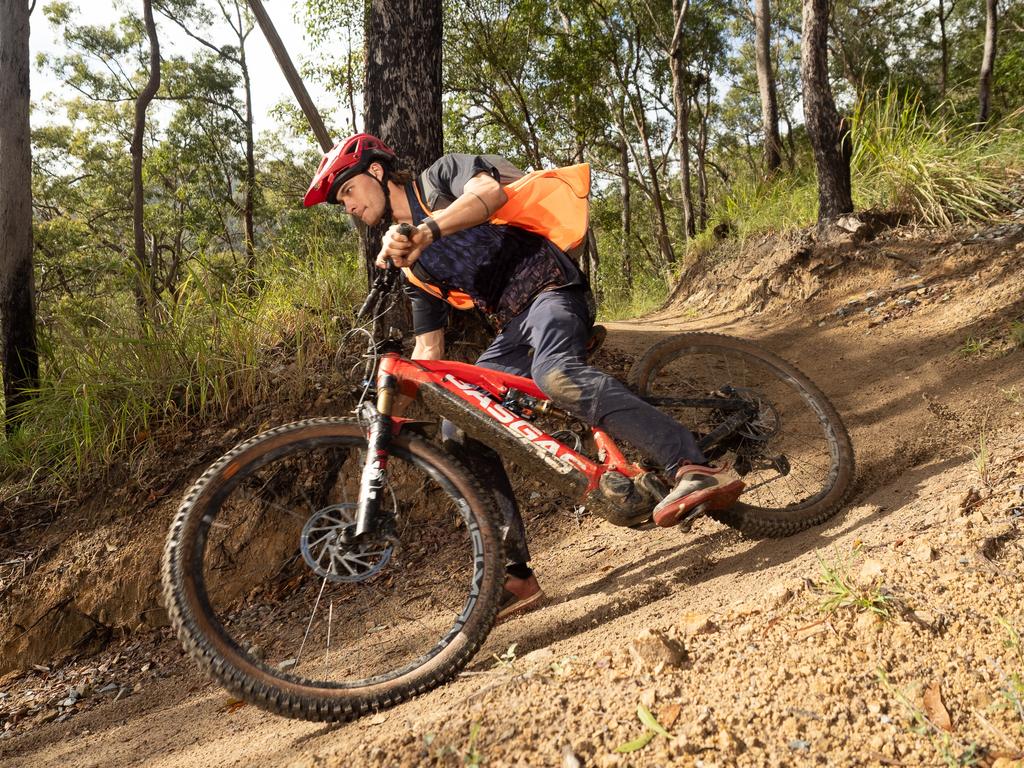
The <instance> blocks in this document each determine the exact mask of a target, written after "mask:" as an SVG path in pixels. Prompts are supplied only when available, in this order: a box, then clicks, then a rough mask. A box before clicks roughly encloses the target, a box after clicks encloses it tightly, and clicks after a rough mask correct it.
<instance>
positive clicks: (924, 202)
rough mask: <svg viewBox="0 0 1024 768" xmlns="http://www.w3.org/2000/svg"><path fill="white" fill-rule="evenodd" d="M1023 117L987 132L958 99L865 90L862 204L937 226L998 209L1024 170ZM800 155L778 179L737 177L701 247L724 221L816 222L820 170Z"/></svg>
mask: <svg viewBox="0 0 1024 768" xmlns="http://www.w3.org/2000/svg"><path fill="white" fill-rule="evenodd" d="M1022 118H1024V115H1022V113H1021V112H1020V111H1018V112H1016V113H1014V114H1012V115H1010V116H1008V117H1007V118H1005V119H1004V120H1002V121H1001V122H999V123H994V124H991V125H989V126H987V127H986V128H985V130H983V131H978V130H977V129H976V126H974V125H973V124H971V123H970V122H969V121H966V120H960V119H958V117H957V115H955V114H954V113H952V112H951V111H950V108H949V106H948V105H943V107H942V108H941V109H939V110H936V111H933V112H929V111H928V110H927V109H926V108H925V107H924V105H923V104H922V102H921V100H920V99H919V98H917V97H916V96H914V95H911V94H907V93H901V92H898V91H897V90H896V89H892V90H889V91H888V92H885V93H878V94H876V95H875V96H874V97H873V98H871V99H862V100H861V101H860V102H859V103H858V104H857V107H856V109H855V111H854V114H853V119H852V121H851V131H852V139H853V147H854V153H853V157H852V160H851V169H850V170H851V179H852V187H853V197H854V204H855V207H856V209H858V210H863V209H866V208H880V209H885V210H899V211H903V212H906V213H909V214H911V215H912V216H913V217H915V218H916V219H917V220H918V221H920V222H922V223H925V224H929V225H936V226H949V225H951V224H953V223H955V222H958V221H972V220H978V219H984V218H989V217H992V216H994V215H996V214H998V212H999V211H1000V210H1001V209H1003V208H1004V207H1005V206H1006V205H1007V204H1008V202H1009V201H1008V198H1007V194H1006V190H1007V186H1008V182H1009V179H1010V174H1011V173H1013V172H1020V171H1021V170H1024V130H1022V126H1024V119H1022ZM800 157H801V161H800V163H799V165H798V166H797V168H796V169H794V170H791V171H789V172H786V173H781V174H778V175H776V176H775V177H773V178H771V179H761V178H758V177H755V176H753V175H751V174H750V173H749V172H748V173H746V174H742V175H739V176H738V177H736V178H734V179H733V180H731V182H730V185H729V188H728V190H727V191H726V193H725V194H724V195H723V197H722V199H721V201H720V202H719V204H717V205H716V206H715V209H714V212H713V215H712V218H711V221H710V222H709V225H708V227H707V229H706V230H705V232H703V233H701V235H699V236H698V238H697V239H696V241H695V242H694V243H693V244H692V245H691V250H692V249H693V248H696V249H698V252H703V251H706V250H708V246H709V243H710V240H711V232H712V231H713V230H714V228H715V227H716V226H718V225H719V224H728V225H729V227H730V228H731V230H732V233H733V234H734V235H736V236H737V237H739V239H741V240H743V239H745V238H748V237H750V236H752V235H757V234H761V233H766V232H779V231H784V230H788V229H795V228H801V227H806V226H809V225H810V224H813V223H814V221H815V220H816V218H817V210H818V190H817V181H816V176H815V169H814V164H813V159H812V157H811V155H810V154H809V153H806V154H803V155H801V156H800Z"/></svg>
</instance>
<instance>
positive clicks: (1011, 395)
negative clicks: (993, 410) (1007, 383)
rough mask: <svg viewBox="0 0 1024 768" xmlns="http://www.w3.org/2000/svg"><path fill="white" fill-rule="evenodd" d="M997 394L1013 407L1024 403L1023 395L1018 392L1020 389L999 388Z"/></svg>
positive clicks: (1013, 387) (1015, 387)
mask: <svg viewBox="0 0 1024 768" xmlns="http://www.w3.org/2000/svg"><path fill="white" fill-rule="evenodd" d="M999 394H1000V395H1002V396H1003V400H1005V401H1006V402H1008V403H1013V404H1014V405H1020V404H1021V402H1024V393H1022V392H1021V391H1020V387H1018V386H1016V385H1014V386H1012V387H1010V388H1009V389H1002V388H1000V390H999Z"/></svg>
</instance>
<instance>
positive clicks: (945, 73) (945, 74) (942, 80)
mask: <svg viewBox="0 0 1024 768" xmlns="http://www.w3.org/2000/svg"><path fill="white" fill-rule="evenodd" d="M950 10H952V8H950ZM939 53H940V56H941V64H940V67H941V68H940V69H939V96H941V97H942V98H946V82H947V80H948V79H949V44H948V42H947V41H946V5H945V3H944V2H943V0H939Z"/></svg>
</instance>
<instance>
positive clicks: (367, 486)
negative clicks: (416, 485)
mask: <svg viewBox="0 0 1024 768" xmlns="http://www.w3.org/2000/svg"><path fill="white" fill-rule="evenodd" d="M397 384H398V382H397V380H396V379H395V377H394V376H391V375H390V374H387V375H384V376H381V378H380V381H379V382H378V386H377V405H376V407H374V405H373V404H372V403H369V402H367V403H363V408H362V416H363V418H365V419H366V420H367V421H369V423H370V429H369V432H368V434H367V436H366V442H367V446H366V462H365V463H364V464H363V474H362V479H361V481H360V483H359V505H358V507H357V509H356V531H355V536H356V539H360V538H363V537H364V536H375V535H377V534H379V533H381V532H382V531H381V530H380V518H381V515H380V514H379V512H380V508H381V499H383V498H384V490H385V488H384V486H385V484H386V481H385V477H386V475H385V473H386V471H387V466H388V448H389V446H390V445H391V409H392V406H393V404H394V398H395V390H396V388H397Z"/></svg>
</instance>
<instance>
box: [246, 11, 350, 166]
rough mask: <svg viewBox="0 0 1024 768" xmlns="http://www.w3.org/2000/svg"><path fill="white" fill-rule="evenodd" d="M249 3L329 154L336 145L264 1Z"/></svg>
mask: <svg viewBox="0 0 1024 768" xmlns="http://www.w3.org/2000/svg"><path fill="white" fill-rule="evenodd" d="M248 3H249V9H250V10H251V11H252V14H253V16H255V17H256V23H257V24H259V25H260V29H261V30H262V31H263V36H264V37H265V38H266V39H267V44H268V45H269V46H270V49H271V50H272V51H273V52H274V58H275V59H277V64H278V66H279V67H281V72H283V73H284V77H285V80H287V81H288V85H289V86H291V89H292V94H293V95H294V96H295V100H296V101H297V102H299V106H300V107H302V112H303V114H305V116H306V120H308V121H309V127H310V129H311V130H312V131H313V135H314V136H316V140H317V141H318V142H319V143H320V149H322V150H323V151H324V152H327V151H328V150H329V149H330V148H331V147H332V146H333V144H334V143H333V142H332V141H331V134H329V133H328V132H327V128H326V126H324V121H323V118H322V117H320V112H319V111H318V110H317V108H316V106H315V105H314V104H313V100H312V99H311V98H310V97H309V91H307V90H306V86H305V84H304V83H303V82H302V78H301V77H299V73H298V71H297V70H296V69H295V65H294V64H293V63H292V59H291V57H290V56H289V55H288V49H287V48H285V47H284V43H283V42H281V36H280V35H279V34H277V30H276V29H275V28H274V23H273V22H272V21H271V20H270V15H269V14H268V13H267V9H266V8H264V7H263V2H262V0H248Z"/></svg>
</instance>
